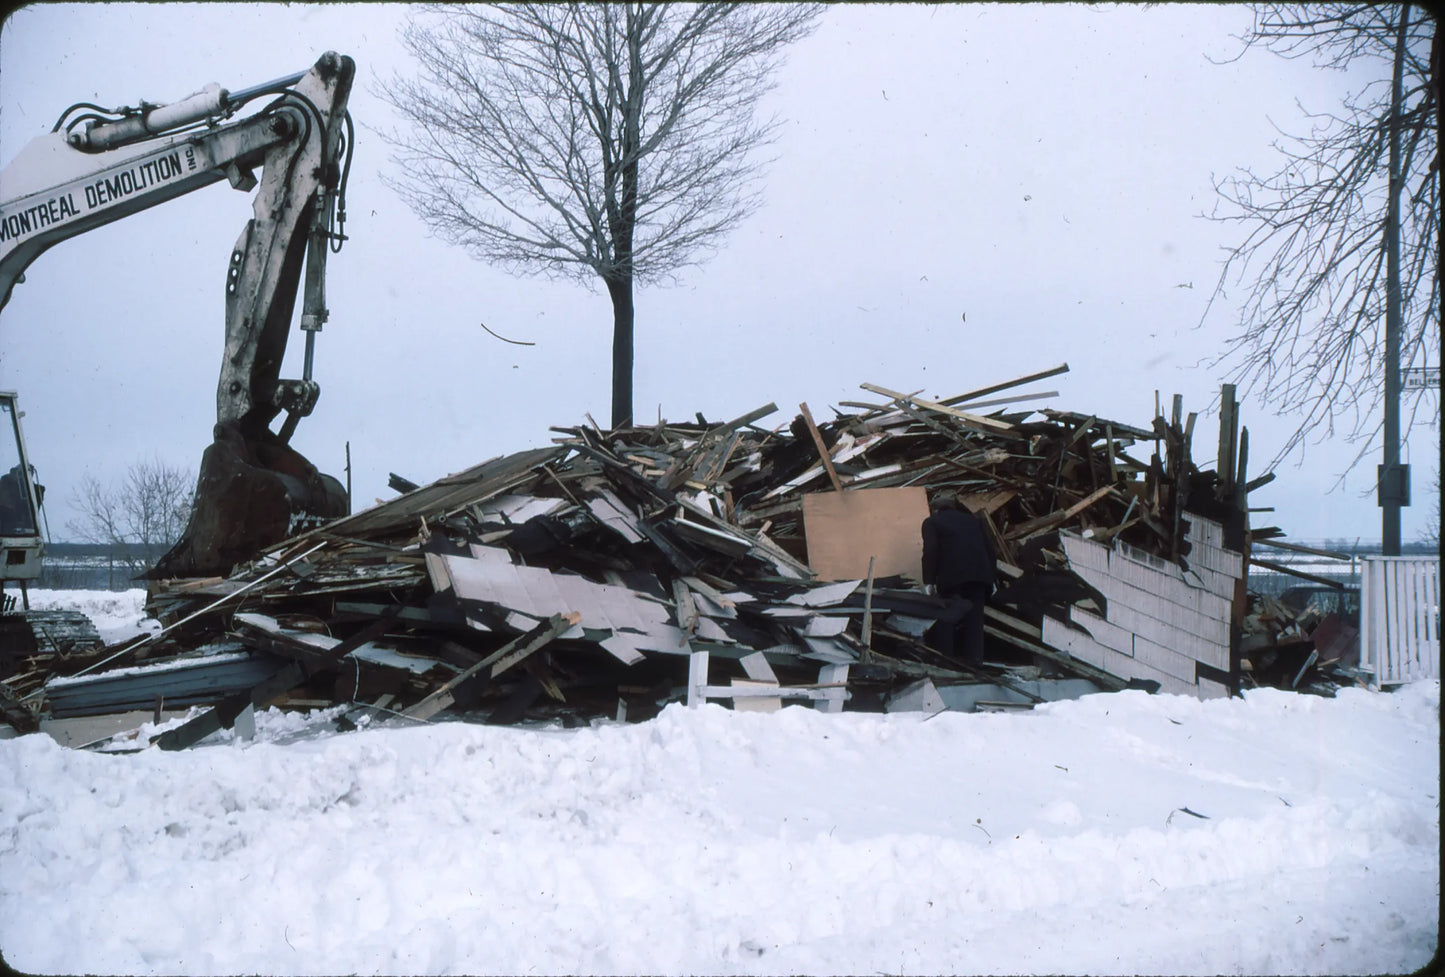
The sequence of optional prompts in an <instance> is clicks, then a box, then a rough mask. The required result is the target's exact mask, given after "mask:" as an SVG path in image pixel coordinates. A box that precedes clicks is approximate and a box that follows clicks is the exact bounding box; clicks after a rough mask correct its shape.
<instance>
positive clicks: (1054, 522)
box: [1005, 485, 1114, 539]
mask: <svg viewBox="0 0 1445 977" xmlns="http://www.w3.org/2000/svg"><path fill="white" fill-rule="evenodd" d="M1113 491H1114V486H1112V485H1105V486H1104V487H1103V488H1101V489H1099V490H1098V491H1096V492H1091V493H1090V494H1088V495H1087V496H1085V497H1084V498H1083V499H1081V500H1080V501H1078V502H1075V503H1074V504H1073V505H1071V506H1069V507H1068V508H1067V509H1063V510H1060V511H1058V512H1051V513H1049V514H1048V515H1046V516H1039V517H1038V518H1037V519H1030V520H1029V521H1028V522H1026V523H1024V524H1022V525H1020V526H1015V527H1013V528H1012V529H1010V530H1009V531H1008V533H1007V534H1006V536H1005V538H1006V539H1020V538H1022V537H1024V536H1032V535H1034V534H1035V533H1040V532H1043V531H1044V530H1046V529H1052V528H1053V527H1055V526H1059V525H1062V524H1064V523H1066V522H1068V521H1069V520H1070V519H1072V518H1074V517H1075V516H1077V515H1078V514H1079V513H1081V512H1083V511H1084V510H1085V509H1087V508H1088V507H1089V506H1091V505H1093V504H1094V503H1095V502H1098V501H1099V500H1100V499H1102V498H1103V497H1104V496H1106V495H1108V494H1109V493H1110V492H1113Z"/></svg>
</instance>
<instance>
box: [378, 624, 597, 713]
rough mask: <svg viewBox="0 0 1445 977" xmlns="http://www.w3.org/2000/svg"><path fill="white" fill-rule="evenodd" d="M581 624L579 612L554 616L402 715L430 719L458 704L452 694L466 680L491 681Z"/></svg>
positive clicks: (438, 688)
mask: <svg viewBox="0 0 1445 977" xmlns="http://www.w3.org/2000/svg"><path fill="white" fill-rule="evenodd" d="M581 621H582V615H581V614H578V613H577V612H576V611H573V612H571V613H568V614H553V615H552V616H551V617H550V618H548V619H547V620H545V621H543V622H542V623H541V624H539V625H537V626H536V627H535V628H533V629H532V630H530V631H528V632H527V633H526V634H523V635H521V636H519V637H517V638H515V639H513V640H512V641H509V642H507V643H506V644H505V645H503V646H502V647H500V648H498V649H497V650H496V651H494V652H493V653H492V654H490V655H488V656H487V657H486V658H484V659H482V660H481V661H480V662H478V663H477V664H475V665H473V666H472V667H471V668H468V669H466V670H465V671H463V672H460V673H459V674H457V675H454V676H453V677H452V678H450V679H448V680H447V681H445V682H443V683H442V684H441V685H440V686H438V687H437V688H436V689H434V690H433V691H432V692H431V694H429V695H428V696H427V697H426V698H424V699H422V700H421V701H420V702H418V703H416V704H414V705H412V706H411V707H410V708H408V709H403V710H402V713H401V714H402V715H403V716H406V717H407V718H408V719H430V718H431V717H432V716H434V715H436V714H437V713H439V712H441V711H442V710H443V709H446V708H448V707H450V706H451V705H452V703H454V702H455V701H456V699H455V698H453V696H452V694H451V693H452V690H453V689H455V688H456V687H457V686H458V685H461V684H462V683H463V682H465V681H466V680H467V679H469V678H472V677H473V676H483V677H484V680H485V681H491V680H492V679H494V678H496V677H497V676H498V675H500V674H502V673H503V672H505V671H506V670H507V669H509V668H511V667H512V666H513V665H515V664H517V663H518V662H519V661H521V660H522V659H524V658H526V657H527V656H528V655H530V654H532V653H533V652H535V651H537V650H538V649H539V648H541V647H543V646H544V645H546V644H547V643H549V642H550V641H552V639H553V638H556V637H557V636H558V635H559V634H561V633H562V632H564V631H566V630H568V629H570V628H572V627H573V626H575V625H577V624H580V623H581Z"/></svg>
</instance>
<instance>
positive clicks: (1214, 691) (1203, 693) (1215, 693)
mask: <svg viewBox="0 0 1445 977" xmlns="http://www.w3.org/2000/svg"><path fill="white" fill-rule="evenodd" d="M1228 695H1229V689H1228V688H1226V687H1225V686H1223V685H1220V684H1219V683H1218V682H1212V681H1210V680H1209V679H1207V678H1200V679H1199V698H1201V699H1224V698H1227V697H1228Z"/></svg>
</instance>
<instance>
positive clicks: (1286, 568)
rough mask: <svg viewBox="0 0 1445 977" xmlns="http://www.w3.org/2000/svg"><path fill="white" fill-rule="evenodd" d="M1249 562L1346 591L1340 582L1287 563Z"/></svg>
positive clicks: (1256, 559)
mask: <svg viewBox="0 0 1445 977" xmlns="http://www.w3.org/2000/svg"><path fill="white" fill-rule="evenodd" d="M1261 542H1262V541H1261ZM1249 562H1250V563H1251V564H1253V565H1254V566H1257V567H1263V568H1264V569H1266V570H1273V571H1274V572H1275V573H1287V574H1289V575H1290V576H1291V577H1299V578H1300V579H1301V580H1308V581H1310V582H1311V583H1317V584H1322V585H1324V586H1326V587H1333V588H1335V589H1336V590H1344V589H1345V585H1344V584H1342V583H1340V582H1339V581H1338V580H1331V579H1330V578H1329V577H1317V576H1315V575H1314V574H1313V573H1305V572H1304V571H1303V570H1296V569H1295V568H1294V567H1292V566H1290V565H1289V564H1286V563H1273V562H1271V561H1269V560H1261V559H1259V558H1258V557H1255V558H1253V559H1251V560H1250V561H1249Z"/></svg>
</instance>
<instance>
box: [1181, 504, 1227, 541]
mask: <svg viewBox="0 0 1445 977" xmlns="http://www.w3.org/2000/svg"><path fill="white" fill-rule="evenodd" d="M1184 518H1185V520H1187V521H1188V523H1189V533H1188V539H1189V541H1190V542H1191V543H1195V544H1198V543H1205V544H1208V545H1210V546H1218V547H1221V548H1222V547H1223V546H1224V526H1223V525H1222V524H1220V523H1217V522H1215V521H1214V520H1213V519H1206V518H1204V517H1203V516H1196V515H1192V514H1190V513H1188V512H1186V513H1185V514H1184Z"/></svg>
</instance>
